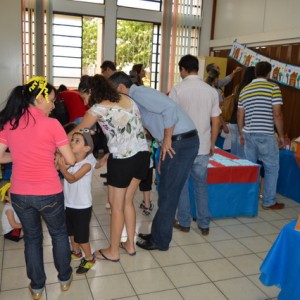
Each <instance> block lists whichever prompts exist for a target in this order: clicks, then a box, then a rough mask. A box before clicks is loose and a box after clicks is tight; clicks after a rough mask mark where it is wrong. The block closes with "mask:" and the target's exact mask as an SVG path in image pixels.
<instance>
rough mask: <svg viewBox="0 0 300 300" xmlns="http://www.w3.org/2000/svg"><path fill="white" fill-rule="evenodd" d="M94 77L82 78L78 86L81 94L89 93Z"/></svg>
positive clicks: (84, 76)
mask: <svg viewBox="0 0 300 300" xmlns="http://www.w3.org/2000/svg"><path fill="white" fill-rule="evenodd" d="M92 78H93V77H92V76H89V75H83V76H81V78H80V82H79V85H78V91H79V92H81V93H89V91H90V88H91V82H92Z"/></svg>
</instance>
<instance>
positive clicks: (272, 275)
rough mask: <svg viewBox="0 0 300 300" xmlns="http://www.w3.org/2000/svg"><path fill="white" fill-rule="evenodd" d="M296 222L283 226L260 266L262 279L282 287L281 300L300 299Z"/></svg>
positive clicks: (268, 284)
mask: <svg viewBox="0 0 300 300" xmlns="http://www.w3.org/2000/svg"><path fill="white" fill-rule="evenodd" d="M295 224H296V220H295V221H292V222H290V223H289V224H287V225H285V226H284V227H283V229H282V230H281V232H280V234H279V236H278V237H277V239H276V241H275V242H274V244H273V246H272V248H271V249H270V251H269V253H268V255H267V256H266V258H265V260H264V261H263V263H262V265H261V267H260V270H261V272H262V274H261V275H260V277H259V279H260V281H261V282H262V283H263V284H264V285H266V286H271V285H276V286H278V287H279V288H281V292H280V294H279V296H278V299H279V300H299V299H300V232H299V231H296V230H294V227H295Z"/></svg>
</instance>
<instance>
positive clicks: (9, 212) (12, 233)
mask: <svg viewBox="0 0 300 300" xmlns="http://www.w3.org/2000/svg"><path fill="white" fill-rule="evenodd" d="M0 193H1V201H4V202H5V204H4V207H3V211H2V216H1V223H2V229H3V235H4V238H5V239H8V240H11V241H14V242H18V241H19V240H21V239H22V238H23V232H22V224H21V222H20V220H19V218H18V216H17V214H16V212H15V210H14V208H13V207H12V205H11V198H10V183H6V184H5V185H4V186H3V187H2V188H1V189H0Z"/></svg>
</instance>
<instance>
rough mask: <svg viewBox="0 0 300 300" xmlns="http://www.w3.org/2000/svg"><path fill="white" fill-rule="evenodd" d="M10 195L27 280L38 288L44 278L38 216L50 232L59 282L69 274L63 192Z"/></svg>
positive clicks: (36, 290)
mask: <svg viewBox="0 0 300 300" xmlns="http://www.w3.org/2000/svg"><path fill="white" fill-rule="evenodd" d="M11 198H12V205H13V207H14V209H15V211H16V213H17V215H18V217H19V219H20V221H21V223H22V226H23V230H24V242H25V260H26V270H27V276H28V277H29V279H30V280H31V288H32V289H33V290H34V291H35V292H39V291H41V290H42V289H43V288H44V286H45V282H46V274H45V270H44V259H43V229H42V224H41V217H43V219H44V221H45V222H46V224H47V227H48V231H49V233H50V235H51V239H52V246H53V258H54V265H55V267H56V270H57V271H58V279H59V280H60V282H65V281H68V280H69V279H70V277H71V275H72V268H71V266H70V262H71V255H70V244H69V238H68V233H67V227H66V222H65V211H64V195H63V193H59V194H56V195H47V196H31V195H17V194H11Z"/></svg>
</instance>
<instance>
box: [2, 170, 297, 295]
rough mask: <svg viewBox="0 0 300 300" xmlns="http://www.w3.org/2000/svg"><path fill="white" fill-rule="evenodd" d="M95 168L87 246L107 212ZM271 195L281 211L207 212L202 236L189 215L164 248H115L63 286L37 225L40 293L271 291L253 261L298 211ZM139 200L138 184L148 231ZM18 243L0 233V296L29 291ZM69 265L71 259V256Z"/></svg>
mask: <svg viewBox="0 0 300 300" xmlns="http://www.w3.org/2000/svg"><path fill="white" fill-rule="evenodd" d="M101 172H104V170H103V169H102V170H101ZM99 173H100V171H99V170H97V171H95V173H94V177H93V201H94V205H93V217H92V222H91V244H92V248H93V249H98V248H101V247H106V246H107V245H108V240H109V221H110V215H109V211H108V210H107V209H105V203H106V197H107V191H106V187H104V186H103V184H102V182H103V179H102V178H100V177H99ZM152 199H153V200H154V203H155V204H156V199H157V195H156V191H153V192H152ZM278 199H279V200H280V201H282V202H284V203H286V209H284V210H283V211H276V212H275V211H264V210H259V215H258V217H256V218H234V219H215V220H213V222H212V223H211V231H210V234H209V236H207V237H203V236H201V234H200V232H199V230H198V229H197V226H196V225H195V223H194V224H193V230H191V231H190V232H189V233H182V232H180V231H177V230H174V234H173V241H172V243H171V247H170V249H169V251H166V252H161V251H152V252H149V251H144V250H141V249H139V248H138V249H137V251H138V253H137V255H136V256H135V257H131V256H129V255H127V254H126V253H125V252H124V251H122V250H121V260H120V262H119V263H112V262H107V261H101V262H99V261H98V262H97V263H96V265H95V267H94V269H93V270H90V271H89V272H88V274H87V275H81V276H78V275H74V281H73V283H72V286H71V289H70V290H69V291H68V292H64V293H62V292H61V291H60V287H59V283H58V280H57V274H56V270H55V268H54V265H53V258H52V247H51V240H50V238H49V234H48V232H47V230H46V228H45V231H44V260H45V269H46V273H47V285H46V289H45V292H44V294H43V297H42V299H43V300H45V299H47V300H57V299H64V300H79V299H82V300H83V299H84V300H92V299H94V300H100V299H123V300H136V299H140V300H154V299H155V300H156V299H157V300H164V299H167V300H169V299H172V300H177V299H178V300H179V299H186V300H193V299H197V300H202V299H203V300H226V299H229V300H264V299H276V297H277V295H278V292H279V289H278V288H276V287H265V286H263V285H262V284H261V283H260V281H259V279H258V277H259V266H260V265H261V263H262V261H263V259H264V257H265V255H266V253H267V252H268V250H269V249H270V247H271V245H272V243H273V241H274V240H275V239H276V237H277V234H278V233H279V232H280V230H281V228H282V226H283V225H284V224H286V223H288V222H289V221H291V220H292V219H295V218H296V217H297V216H298V214H299V213H300V205H299V204H298V203H296V202H294V201H292V200H289V199H286V198H283V197H281V196H279V195H278ZM140 200H141V193H140V192H138V193H137V194H136V197H135V203H136V207H137V228H136V232H148V231H149V228H150V226H151V220H152V217H151V216H143V215H142V212H141V210H140V209H138V205H139V203H140ZM241 200H242V199H241ZM1 209H2V206H1ZM154 213H155V211H154ZM154 213H153V215H154ZM125 234H126V233H125V232H124V235H125ZM23 248H24V246H23V241H21V242H19V243H14V242H10V241H6V240H5V241H4V239H3V236H0V271H1V272H0V283H1V285H0V287H1V289H0V291H1V292H0V298H1V300H15V299H22V300H27V299H31V297H30V294H29V292H28V288H27V287H28V284H29V280H28V278H27V276H26V269H25V261H24V254H23ZM72 265H73V267H76V266H77V265H78V262H72Z"/></svg>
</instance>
